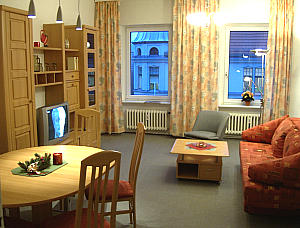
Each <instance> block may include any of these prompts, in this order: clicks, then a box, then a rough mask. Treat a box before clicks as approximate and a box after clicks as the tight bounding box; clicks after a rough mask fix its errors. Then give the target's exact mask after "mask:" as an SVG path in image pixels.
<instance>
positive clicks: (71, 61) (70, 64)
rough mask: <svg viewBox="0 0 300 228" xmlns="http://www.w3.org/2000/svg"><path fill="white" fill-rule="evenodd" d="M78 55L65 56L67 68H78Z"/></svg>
mask: <svg viewBox="0 0 300 228" xmlns="http://www.w3.org/2000/svg"><path fill="white" fill-rule="evenodd" d="M78 64H79V63H78V57H77V56H74V57H68V58H67V70H78Z"/></svg>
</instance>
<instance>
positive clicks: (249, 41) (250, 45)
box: [224, 25, 268, 103]
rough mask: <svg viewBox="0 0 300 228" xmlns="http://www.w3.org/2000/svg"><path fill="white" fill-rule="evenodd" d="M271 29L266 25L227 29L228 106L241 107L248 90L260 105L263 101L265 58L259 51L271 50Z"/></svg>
mask: <svg viewBox="0 0 300 228" xmlns="http://www.w3.org/2000/svg"><path fill="white" fill-rule="evenodd" d="M267 29H268V27H267V26H266V25H264V26H256V27H249V26H229V27H227V28H226V49H225V64H224V68H225V81H224V82H225V83H224V84H225V89H224V103H240V102H241V94H242V93H243V92H244V91H247V90H249V91H251V92H253V93H254V98H255V100H256V101H259V99H260V98H261V92H260V91H263V86H264V73H265V54H263V55H262V54H261V52H259V53H258V52H257V50H259V49H261V50H267V42H268V31H267ZM255 50H256V51H255ZM263 53H265V52H263ZM245 78H251V80H249V79H248V80H247V79H246V80H245Z"/></svg>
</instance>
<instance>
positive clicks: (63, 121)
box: [47, 106, 69, 140]
mask: <svg viewBox="0 0 300 228" xmlns="http://www.w3.org/2000/svg"><path fill="white" fill-rule="evenodd" d="M67 109H68V108H67V106H59V107H56V108H53V109H51V110H47V115H48V126H49V140H52V139H56V138H61V137H63V136H64V135H65V134H66V133H68V124H69V123H68V110H67Z"/></svg>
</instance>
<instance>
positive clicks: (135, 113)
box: [126, 109, 168, 131]
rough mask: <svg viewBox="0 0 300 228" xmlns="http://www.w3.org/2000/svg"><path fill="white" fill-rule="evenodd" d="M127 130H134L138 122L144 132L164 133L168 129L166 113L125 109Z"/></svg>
mask: <svg viewBox="0 0 300 228" xmlns="http://www.w3.org/2000/svg"><path fill="white" fill-rule="evenodd" d="M126 113H127V129H136V126H137V124H138V123H139V122H142V123H143V124H144V125H145V128H146V130H152V131H166V130H167V129H168V127H167V125H168V111H161V110H145V109H127V110H126Z"/></svg>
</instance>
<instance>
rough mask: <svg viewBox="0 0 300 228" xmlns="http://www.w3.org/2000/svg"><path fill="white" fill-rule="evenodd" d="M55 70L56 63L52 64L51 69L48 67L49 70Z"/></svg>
mask: <svg viewBox="0 0 300 228" xmlns="http://www.w3.org/2000/svg"><path fill="white" fill-rule="evenodd" d="M56 69H57V65H56V63H52V64H51V67H50V70H53V71H56Z"/></svg>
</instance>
